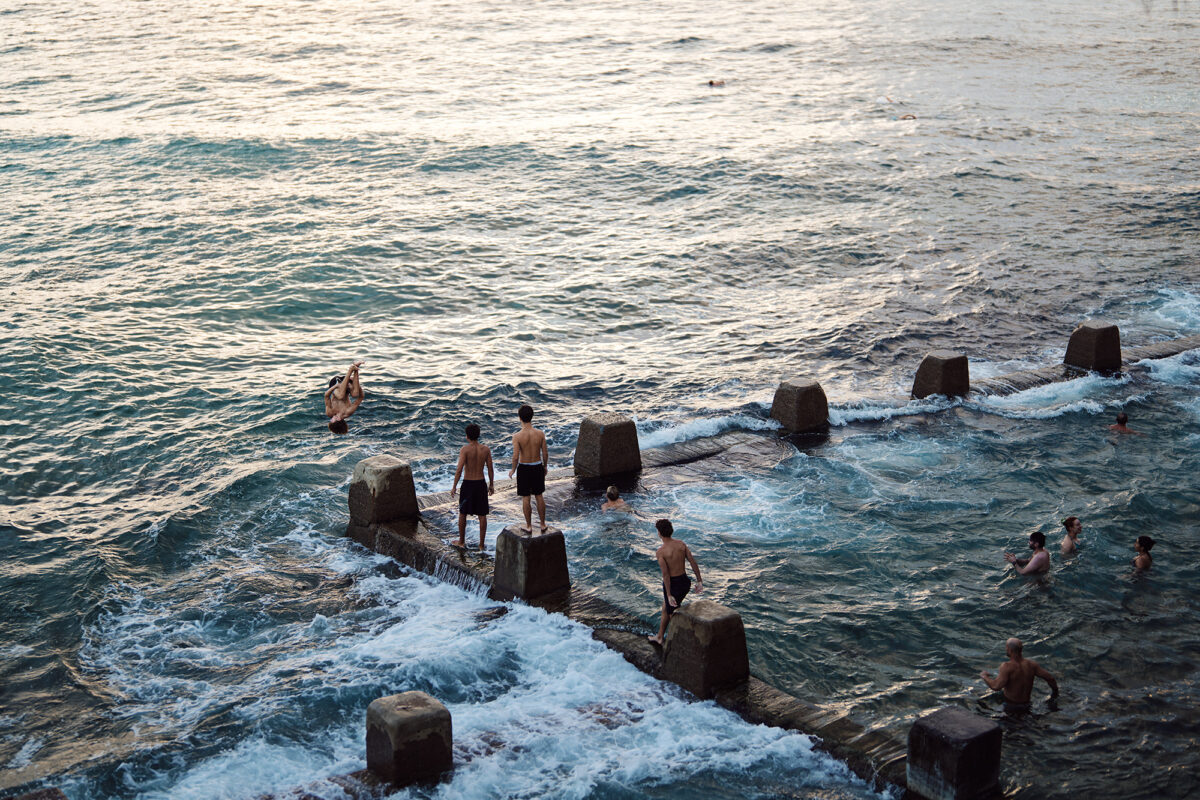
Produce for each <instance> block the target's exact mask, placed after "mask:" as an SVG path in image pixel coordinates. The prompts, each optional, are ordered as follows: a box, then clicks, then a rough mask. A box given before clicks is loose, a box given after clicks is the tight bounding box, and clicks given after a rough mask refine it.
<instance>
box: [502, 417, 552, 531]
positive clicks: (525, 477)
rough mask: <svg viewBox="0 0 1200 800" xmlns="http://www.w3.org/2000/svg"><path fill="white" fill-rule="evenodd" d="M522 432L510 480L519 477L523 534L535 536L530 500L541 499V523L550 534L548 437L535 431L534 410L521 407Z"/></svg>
mask: <svg viewBox="0 0 1200 800" xmlns="http://www.w3.org/2000/svg"><path fill="white" fill-rule="evenodd" d="M517 417H518V418H519V419H520V420H521V430H519V431H517V432H516V434H514V435H513V457H512V469H510V470H509V471H508V477H510V478H511V477H512V476H513V473H514V472H515V473H517V496H518V497H520V498H521V510H522V511H524V512H525V526H524V527H523V528H521V530H523V531H525V532H526V533H532V532H533V511H532V509H531V508H530V497H534V498H536V499H537V510H538V520H539V522H540V524H541V529H542V530H543V531H544V530H546V501H545V499H544V498H543V497H542V494H543V493H545V491H546V466H547V465H548V464H549V463H550V451H549V449H548V448H547V447H546V434H544V433H542V432H541V431H539V430H538V429H537V428H535V427H533V408H532V407H530V406H521V408H520V409H519V410H518V411H517Z"/></svg>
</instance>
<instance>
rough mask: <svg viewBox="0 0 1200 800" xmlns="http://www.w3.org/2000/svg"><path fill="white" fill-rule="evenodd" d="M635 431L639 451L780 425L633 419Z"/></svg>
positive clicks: (741, 419) (739, 417)
mask: <svg viewBox="0 0 1200 800" xmlns="http://www.w3.org/2000/svg"><path fill="white" fill-rule="evenodd" d="M634 423H635V424H636V425H637V429H638V442H639V443H640V444H641V446H642V448H648V447H662V446H664V445H668V444H674V443H675V442H686V441H691V440H692V439H700V438H703V437H705V436H716V435H717V434H720V433H725V432H726V431H730V430H751V431H769V430H777V429H778V428H779V427H780V425H779V423H778V422H776V421H775V420H773V419H766V418H763V417H756V416H754V415H752V414H729V415H726V416H720V417H706V418H703V419H697V420H692V421H691V422H683V423H680V424H678V425H671V424H664V423H661V422H652V421H644V420H640V419H637V418H636V417H635V418H634Z"/></svg>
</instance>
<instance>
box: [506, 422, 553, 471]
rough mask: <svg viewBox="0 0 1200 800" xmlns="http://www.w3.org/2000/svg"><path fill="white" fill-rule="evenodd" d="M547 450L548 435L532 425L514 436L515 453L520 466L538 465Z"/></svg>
mask: <svg viewBox="0 0 1200 800" xmlns="http://www.w3.org/2000/svg"><path fill="white" fill-rule="evenodd" d="M545 449H546V434H544V433H542V432H541V431H539V430H538V429H537V428H535V427H533V426H532V425H530V426H528V427H523V428H521V430H519V431H517V432H516V434H515V435H514V436H513V453H514V455H515V456H516V457H517V462H518V463H520V464H537V463H538V462H540V461H542V454H543V452H544V451H545Z"/></svg>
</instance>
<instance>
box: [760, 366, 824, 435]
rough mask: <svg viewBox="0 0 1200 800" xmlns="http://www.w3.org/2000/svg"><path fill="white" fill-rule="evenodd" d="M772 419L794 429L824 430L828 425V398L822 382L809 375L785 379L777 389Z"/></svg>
mask: <svg viewBox="0 0 1200 800" xmlns="http://www.w3.org/2000/svg"><path fill="white" fill-rule="evenodd" d="M771 419H777V420H779V422H780V423H781V424H782V425H783V427H784V428H786V429H787V430H788V431H790V432H791V433H810V432H813V431H823V430H825V429H826V428H828V427H829V400H828V399H827V398H826V397H825V390H824V389H822V388H821V384H819V383H817V382H816V381H814V380H809V379H807V378H796V379H793V380H790V381H784V382H783V383H781V384H779V388H778V389H776V390H775V399H774V400H773V401H772V402H771Z"/></svg>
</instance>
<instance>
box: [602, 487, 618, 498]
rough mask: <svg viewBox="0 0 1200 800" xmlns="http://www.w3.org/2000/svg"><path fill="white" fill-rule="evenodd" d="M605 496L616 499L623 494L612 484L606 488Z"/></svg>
mask: <svg viewBox="0 0 1200 800" xmlns="http://www.w3.org/2000/svg"><path fill="white" fill-rule="evenodd" d="M604 496H605V497H607V498H608V499H609V500H616V499H617V498H619V497H620V496H621V493H620V492H618V491H617V487H616V486H610V487H608V488H607V489H605V490H604Z"/></svg>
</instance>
